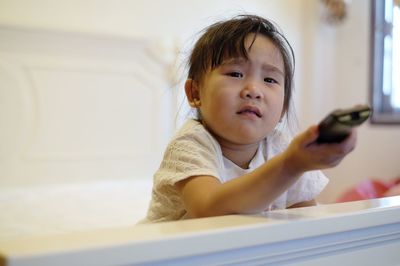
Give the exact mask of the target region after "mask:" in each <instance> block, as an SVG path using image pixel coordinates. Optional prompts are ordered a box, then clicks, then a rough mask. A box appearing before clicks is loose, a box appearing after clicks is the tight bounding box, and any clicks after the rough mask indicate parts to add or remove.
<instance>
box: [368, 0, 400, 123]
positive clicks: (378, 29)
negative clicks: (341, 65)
mask: <svg viewBox="0 0 400 266" xmlns="http://www.w3.org/2000/svg"><path fill="white" fill-rule="evenodd" d="M392 27H393V26H392V23H387V22H386V21H385V1H382V0H371V64H370V77H371V81H370V83H371V92H370V98H371V99H370V102H371V104H372V108H373V113H372V117H371V123H373V124H393V125H394V124H400V109H396V108H393V107H392V105H391V103H390V95H385V94H384V92H383V64H384V38H385V36H386V35H388V34H391V32H392Z"/></svg>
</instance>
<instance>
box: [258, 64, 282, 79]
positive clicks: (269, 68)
mask: <svg viewBox="0 0 400 266" xmlns="http://www.w3.org/2000/svg"><path fill="white" fill-rule="evenodd" d="M262 68H263V69H264V70H265V71H269V72H274V73H277V74H279V75H281V76H285V75H284V73H283V71H282V70H281V69H280V68H279V67H277V66H274V65H271V64H264V65H263V67H262Z"/></svg>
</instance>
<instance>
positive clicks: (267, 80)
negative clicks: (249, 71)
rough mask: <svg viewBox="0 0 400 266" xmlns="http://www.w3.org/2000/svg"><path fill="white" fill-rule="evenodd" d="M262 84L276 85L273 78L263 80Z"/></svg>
mask: <svg viewBox="0 0 400 266" xmlns="http://www.w3.org/2000/svg"><path fill="white" fill-rule="evenodd" d="M264 82H266V83H278V82H277V81H276V80H275V79H273V78H265V79H264Z"/></svg>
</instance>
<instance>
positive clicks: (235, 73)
mask: <svg viewBox="0 0 400 266" xmlns="http://www.w3.org/2000/svg"><path fill="white" fill-rule="evenodd" d="M228 76H230V77H234V78H243V74H242V73H240V72H230V73H228Z"/></svg>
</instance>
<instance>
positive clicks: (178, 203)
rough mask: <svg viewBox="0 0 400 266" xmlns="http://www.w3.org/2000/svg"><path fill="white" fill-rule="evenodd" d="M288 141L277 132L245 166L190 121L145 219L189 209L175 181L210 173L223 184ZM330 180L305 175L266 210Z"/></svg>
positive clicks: (308, 194)
mask: <svg viewBox="0 0 400 266" xmlns="http://www.w3.org/2000/svg"><path fill="white" fill-rule="evenodd" d="M287 144H288V140H285V139H284V138H283V136H282V135H278V134H274V135H272V136H269V137H268V138H267V139H266V140H265V141H263V142H262V143H260V147H259V149H258V151H257V153H256V155H255V156H254V158H253V159H252V161H251V162H250V164H249V169H242V168H241V167H239V166H237V165H235V164H234V163H233V162H231V161H230V160H228V159H226V158H225V157H224V156H223V155H222V151H221V147H220V145H219V144H218V142H217V141H216V140H215V139H214V137H213V136H212V135H211V134H210V133H209V132H208V131H207V130H206V129H205V128H204V127H203V125H202V124H201V123H199V122H197V121H195V120H188V121H187V122H186V123H185V124H184V125H183V127H182V128H181V129H180V131H179V132H178V133H177V134H176V135H175V137H174V138H173V139H172V140H171V142H170V143H169V145H168V147H167V149H166V151H165V153H164V159H163V161H162V162H161V165H160V168H159V169H158V171H157V172H156V173H155V175H154V183H153V191H152V199H151V202H150V206H149V209H148V212H147V217H146V218H145V219H144V220H143V221H142V222H160V221H170V220H179V219H183V218H184V217H185V214H186V211H185V208H184V205H183V202H182V199H181V197H180V194H179V192H178V191H177V189H176V188H175V186H174V185H175V183H177V182H178V181H181V180H183V179H185V178H188V177H191V176H196V175H209V176H214V177H216V178H218V179H219V180H220V181H221V182H222V183H224V182H227V181H228V180H231V179H233V178H236V177H238V176H241V175H244V174H246V173H248V172H251V171H253V170H254V169H255V168H257V167H259V166H261V165H262V164H263V163H264V162H265V161H267V160H268V159H270V158H272V157H273V156H275V155H276V154H278V153H280V152H282V151H283V150H284V149H285V148H286V147H287ZM327 183H328V179H327V178H326V177H325V176H324V174H323V173H322V172H321V171H311V172H307V173H305V174H303V175H302V176H301V177H300V178H299V180H298V181H297V182H296V183H295V184H293V185H292V186H291V187H290V188H289V189H288V190H287V191H286V192H284V193H283V194H282V195H280V196H279V197H278V198H277V199H276V200H275V201H274V202H273V203H272V204H271V205H270V206H266V209H284V208H286V207H289V206H291V205H293V204H295V203H298V202H302V201H308V200H311V199H313V198H315V196H316V195H318V194H319V193H320V192H321V191H322V190H323V188H324V187H325V186H326V184H327Z"/></svg>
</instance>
